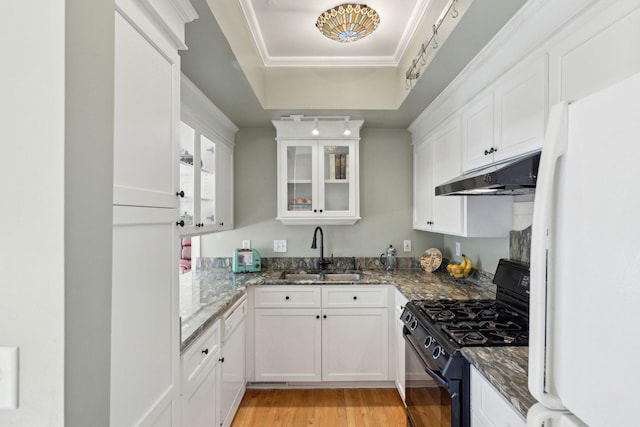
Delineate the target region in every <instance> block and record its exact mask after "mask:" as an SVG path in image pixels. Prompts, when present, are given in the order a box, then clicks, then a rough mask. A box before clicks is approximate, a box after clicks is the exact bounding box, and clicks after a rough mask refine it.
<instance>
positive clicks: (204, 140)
mask: <svg viewBox="0 0 640 427" xmlns="http://www.w3.org/2000/svg"><path fill="white" fill-rule="evenodd" d="M181 87H182V111H181V116H182V122H181V123H180V148H179V150H178V153H177V156H178V159H179V162H178V163H179V165H180V167H179V171H180V183H179V190H178V192H177V194H178V196H179V200H180V224H183V225H182V227H181V228H180V233H181V234H182V235H189V234H191V235H193V234H203V233H210V232H215V231H222V230H230V229H232V228H233V146H234V142H233V138H234V134H235V132H236V131H237V128H236V127H235V125H234V124H233V123H231V122H230V121H229V119H227V118H226V116H224V115H223V114H222V112H220V111H219V110H218V109H217V108H216V107H215V105H213V104H212V103H211V101H209V99H208V98H206V96H205V95H204V94H203V93H202V92H201V91H200V90H199V89H198V88H197V87H196V86H195V85H194V84H193V83H192V82H191V81H189V80H188V79H187V78H186V77H185V76H182V86H181Z"/></svg>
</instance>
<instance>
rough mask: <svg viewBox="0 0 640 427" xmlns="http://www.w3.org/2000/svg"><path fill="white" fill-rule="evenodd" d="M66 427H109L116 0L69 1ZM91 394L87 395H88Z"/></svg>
mask: <svg viewBox="0 0 640 427" xmlns="http://www.w3.org/2000/svg"><path fill="white" fill-rule="evenodd" d="M65 12H66V76H65V82H66V83H65V84H66V87H65V88H66V101H65V104H66V107H65V116H66V117H65V152H64V153H65V246H64V250H65V267H64V268H65V295H64V296H65V298H64V305H65V324H64V326H65V330H64V333H65V340H64V344H65V352H64V356H65V357H64V362H65V363H64V366H65V369H64V373H65V375H64V381H65V385H64V387H65V390H64V394H65V396H64V411H65V412H64V414H65V417H64V418H65V422H64V425H65V426H66V427H75V426H78V427H81V426H88V425H91V426H95V427H99V426H108V425H109V394H110V372H111V369H110V367H111V246H112V245H111V241H112V235H113V233H112V229H113V227H112V223H113V219H112V203H113V197H112V194H113V86H114V71H113V70H114V28H115V24H114V19H115V16H114V13H113V1H111V0H99V1H91V2H87V1H85V0H67V1H66V8H65ZM88 391H90V392H88Z"/></svg>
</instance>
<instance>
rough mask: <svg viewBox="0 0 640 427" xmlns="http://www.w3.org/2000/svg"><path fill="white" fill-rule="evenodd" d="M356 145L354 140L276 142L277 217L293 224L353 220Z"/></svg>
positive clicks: (339, 222) (346, 222) (351, 222)
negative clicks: (278, 180)
mask: <svg viewBox="0 0 640 427" xmlns="http://www.w3.org/2000/svg"><path fill="white" fill-rule="evenodd" d="M356 147H357V145H356V143H355V142H354V141H335V140H331V141H281V142H279V152H278V155H279V157H280V161H279V165H280V166H279V176H280V183H279V195H280V197H279V201H278V218H279V219H280V220H282V221H283V222H285V223H287V221H288V220H291V222H290V223H297V224H303V223H306V224H322V223H327V222H323V220H327V221H329V223H333V224H353V223H354V222H355V221H357V220H358V219H359V218H357V216H356V209H355V201H356V196H357V193H356V183H357V179H356V178H357V175H356V174H355V173H354V172H353V171H354V170H355V171H357V168H355V169H354V163H353V162H354V161H355V160H354V159H356V158H357V157H356V156H355V154H356V153H355V151H356ZM283 195H284V197H283ZM305 220H308V221H305Z"/></svg>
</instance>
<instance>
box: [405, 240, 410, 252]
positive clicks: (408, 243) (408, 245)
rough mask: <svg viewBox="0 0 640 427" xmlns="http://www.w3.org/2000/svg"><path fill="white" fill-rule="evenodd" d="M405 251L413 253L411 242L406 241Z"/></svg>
mask: <svg viewBox="0 0 640 427" xmlns="http://www.w3.org/2000/svg"><path fill="white" fill-rule="evenodd" d="M404 251H405V252H411V240H405V241H404Z"/></svg>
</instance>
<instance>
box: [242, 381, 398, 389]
mask: <svg viewBox="0 0 640 427" xmlns="http://www.w3.org/2000/svg"><path fill="white" fill-rule="evenodd" d="M323 388H325V389H326V388H396V384H395V382H393V381H360V382H358V381H355V382H338V381H331V382H312V383H305V382H286V381H282V382H250V383H247V390H273V389H323Z"/></svg>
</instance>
